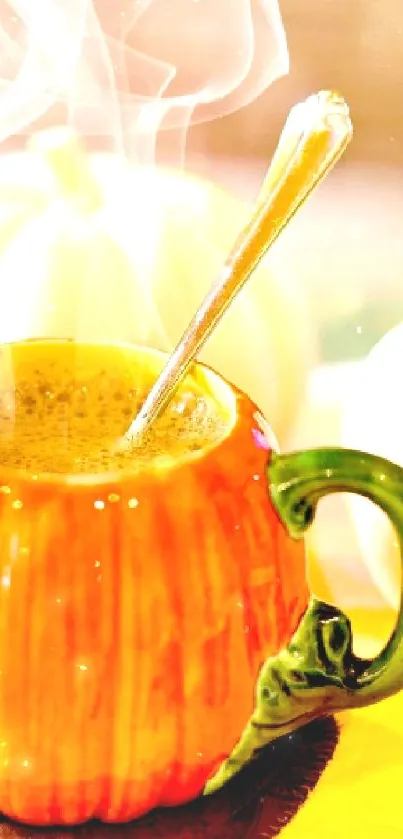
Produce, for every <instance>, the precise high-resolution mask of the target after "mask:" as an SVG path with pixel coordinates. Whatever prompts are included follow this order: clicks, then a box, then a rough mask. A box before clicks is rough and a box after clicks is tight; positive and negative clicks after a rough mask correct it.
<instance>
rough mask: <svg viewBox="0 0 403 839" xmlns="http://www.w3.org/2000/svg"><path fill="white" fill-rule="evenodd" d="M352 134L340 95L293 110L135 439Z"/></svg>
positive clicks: (136, 424)
mask: <svg viewBox="0 0 403 839" xmlns="http://www.w3.org/2000/svg"><path fill="white" fill-rule="evenodd" d="M351 137H352V124H351V121H350V116H349V109H348V106H347V104H346V102H345V101H344V99H343V98H342V97H341V96H339V95H338V94H336V93H333V92H328V91H321V92H320V93H318V94H315V95H313V96H310V97H309V98H308V99H306V100H305V102H301V103H300V104H298V105H296V106H295V107H294V108H292V110H291V111H290V114H289V116H288V119H287V121H286V123H285V126H284V129H283V131H282V134H281V136H280V140H279V143H278V146H277V149H276V151H275V154H274V157H273V159H272V162H271V165H270V167H269V170H268V172H267V175H266V177H265V179H264V181H263V184H262V186H261V189H260V190H259V194H258V197H257V200H256V203H255V205H254V208H253V211H252V214H251V217H250V220H249V221H248V223H247V224H246V225H245V227H244V228H243V229H242V230H241V232H240V234H239V236H238V237H237V239H236V241H235V243H234V245H233V248H232V250H231V251H230V253H229V255H228V257H227V259H226V260H225V262H224V264H223V267H222V269H221V271H220V273H219V276H218V278H217V280H216V281H215V282H214V283H213V285H212V286H211V288H210V290H209V292H208V293H207V296H206V297H205V299H204V301H203V303H202V304H201V306H200V307H199V309H198V310H197V312H196V313H195V315H194V316H193V318H192V320H191V322H190V324H189V326H188V327H187V329H186V331H185V333H184V334H183V336H182V338H181V340H180V342H179V343H178V345H177V346H176V348H175V350H174V351H173V353H172V354H171V356H170V357H169V360H168V362H167V364H166V366H165V368H164V369H163V371H162V373H161V374H160V376H159V377H158V379H157V381H156V382H155V384H154V385H153V387H152V388H151V390H150V392H149V394H148V396H147V398H146V400H145V402H144V404H143V405H142V407H141V409H140V411H139V413H138V414H137V416H136V418H135V419H134V421H133V422H132V424H131V426H130V429H129V431H128V432H127V435H128V436H129V438H133V437H135V436H137V435H139V434H141V433H143V432H144V431H145V429H146V428H147V427H148V426H149V425H150V424H151V423H152V422H153V421H154V419H156V417H157V416H158V415H159V414H160V413H161V412H162V411H163V410H164V408H165V407H166V405H167V403H168V402H169V401H170V399H171V398H172V396H173V394H174V392H175V390H176V388H177V387H178V385H179V384H180V382H181V381H182V379H183V378H184V376H185V375H186V373H187V371H188V369H189V366H190V365H191V364H192V362H193V361H194V360H195V358H196V356H197V355H198V353H199V352H200V350H201V349H202V347H203V345H204V344H205V342H206V341H207V339H208V338H209V336H210V335H211V333H212V331H213V330H214V328H215V327H216V325H217V323H218V322H219V320H220V319H221V318H222V316H223V315H224V313H225V312H226V310H227V308H228V307H229V306H230V304H231V303H232V301H233V300H234V298H235V297H236V295H237V294H238V292H239V291H240V290H241V288H242V287H243V286H244V284H245V283H246V281H247V280H248V278H249V277H250V275H251V274H252V272H253V270H254V269H255V267H256V265H257V264H258V263H259V262H260V260H261V259H262V257H263V256H264V254H265V253H266V251H267V250H268V248H269V247H270V246H271V245H272V243H273V242H274V241H275V239H277V237H278V236H279V234H280V233H281V231H282V230H283V228H284V227H285V226H286V225H287V224H288V222H289V221H290V219H291V218H292V216H293V215H294V214H295V212H296V211H297V210H298V208H299V207H300V206H301V204H303V202H304V201H305V200H306V198H307V197H308V195H309V194H310V193H311V192H312V191H313V190H314V189H315V187H316V186H317V184H318V183H319V182H320V181H321V180H322V179H323V177H324V176H325V175H326V173H327V172H328V171H329V170H330V169H331V167H332V166H333V165H334V163H336V161H337V160H338V159H339V157H340V156H341V155H342V153H343V152H344V150H345V148H346V146H347V144H348V143H349V141H350V139H351Z"/></svg>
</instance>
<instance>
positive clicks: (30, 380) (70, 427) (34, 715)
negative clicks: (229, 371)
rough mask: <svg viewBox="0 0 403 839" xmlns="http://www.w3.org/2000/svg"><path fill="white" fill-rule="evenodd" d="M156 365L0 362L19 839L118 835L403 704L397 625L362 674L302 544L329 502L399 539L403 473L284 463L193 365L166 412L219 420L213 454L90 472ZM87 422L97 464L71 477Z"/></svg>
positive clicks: (47, 348)
mask: <svg viewBox="0 0 403 839" xmlns="http://www.w3.org/2000/svg"><path fill="white" fill-rule="evenodd" d="M164 363H165V356H164V354H163V353H160V352H157V351H154V350H151V349H146V348H144V347H143V348H141V347H135V346H130V345H118V344H97V345H95V344H84V343H83V344H79V343H76V342H69V341H50V340H46V341H45V340H44V341H41V340H39V341H33V342H28V341H27V342H21V343H17V344H9V345H3V346H2V347H1V348H0V462H1V463H2V466H1V467H0V566H1V567H0V811H1V812H3V813H4V814H6V815H7V816H9V817H11V818H15V819H17V820H20V821H24V822H29V823H31V824H42V825H43V824H56V823H59V824H75V823H80V822H83V821H86V820H88V819H91V818H94V817H95V818H98V819H101V820H103V821H110V822H113V821H115V822H116V821H127V820H130V819H133V818H135V817H137V816H140V815H141V814H143V813H145V812H146V811H148V810H150V809H152V808H154V807H157V806H170V805H176V804H180V803H182V802H185V801H188V800H190V799H191V798H193V797H196V796H198V795H200V794H201V793H203V792H204V793H205V794H210V793H213V792H214V791H215V790H216V789H217V788H218V787H220V786H221V785H222V784H223V783H224V782H226V781H227V780H228V779H229V778H230V777H231V775H233V774H235V773H236V772H238V771H239V769H241V768H242V766H243V765H244V764H245V763H246V762H247V761H249V760H250V759H252V758H253V756H254V755H255V754H256V753H257V752H258V750H259V749H260V748H261V747H263V746H264V745H265V744H266V743H268V742H269V741H270V740H273V739H274V738H276V737H279V736H281V735H283V734H286V733H289V732H290V731H292V730H293V729H295V728H296V727H298V726H301V725H303V724H304V723H306V722H308V721H310V720H311V719H313V718H314V717H316V716H320V715H324V714H329V713H332V712H333V711H339V710H341V709H343V708H347V707H353V706H359V705H364V704H368V703H372V702H375V701H377V700H379V699H381V698H382V697H385V696H387V695H389V694H391V693H394V692H396V691H397V690H399V689H400V688H401V687H402V686H403V643H402V636H403V619H402V616H401V614H400V616H399V618H398V623H397V626H396V629H395V631H394V633H393V635H392V637H391V639H390V640H389V642H388V644H387V646H386V648H385V649H384V651H383V652H382V653H381V654H380V656H379V657H378V658H376V659H375V660H371V661H369V660H363V659H360V658H357V657H356V656H355V655H354V653H353V651H352V633H351V628H350V624H349V621H348V619H347V617H345V616H344V615H343V613H342V612H340V611H339V610H338V609H337V608H334V607H332V606H329V605H327V604H325V603H322V602H319V601H317V600H315V599H314V598H312V597H311V596H310V595H309V592H308V589H307V584H306V580H305V560H304V545H303V540H302V539H301V538H300V537H301V536H302V535H303V533H304V531H305V530H306V528H307V527H308V526H309V524H310V523H311V521H312V519H313V516H314V512H315V507H316V504H317V502H318V501H319V499H320V498H321V497H322V496H323V495H325V494H327V493H330V492H338V491H343V492H346V491H351V492H357V493H360V494H362V495H365V496H367V497H369V498H371V499H372V500H373V501H374V502H375V503H376V504H378V505H379V506H380V507H382V509H383V510H384V511H385V512H386V513H387V514H388V515H389V517H390V519H391V521H392V523H393V524H394V525H395V527H396V528H397V530H398V533H399V535H400V534H401V532H402V526H403V525H402V522H403V506H402V501H401V496H402V487H403V472H402V470H400V469H399V467H397V466H395V465H393V464H391V463H390V462H388V461H385V460H382V459H380V458H376V457H373V456H370V455H367V454H363V453H360V452H355V451H348V450H340V449H323V450H316V451H305V452H299V453H292V454H286V455H280V454H279V453H278V452H277V451H276V445H275V443H273V437H272V434H271V432H270V428H269V426H268V425H267V423H266V421H265V419H264V418H263V417H262V415H261V414H260V412H259V410H258V408H257V407H256V406H255V405H254V404H253V403H252V402H251V400H250V399H249V398H248V397H247V396H246V395H245V394H243V393H241V392H240V391H238V390H237V389H236V388H234V387H233V386H232V385H230V384H229V383H227V382H225V381H224V380H223V379H222V378H221V377H220V376H218V375H217V374H216V373H214V372H213V371H212V370H210V369H208V368H207V367H204V366H203V365H200V364H199V365H196V366H195V368H194V370H193V371H192V374H191V375H190V376H188V378H187V380H186V381H185V382H184V383H183V385H182V386H181V389H180V392H179V394H178V399H179V402H177V403H176V409H177V408H178V405H179V407H180V409H179V413H180V411H181V410H183V408H184V406H185V408H186V406H187V409H189V405H190V411H192V410H193V408H192V405H195V406H196V407H195V410H196V411H197V410H199V408H200V404H201V403H203V405H205V404H207V403H208V404H214V405H215V406H216V408H217V410H218V411H219V413H220V417H221V426H220V430H219V434H218V435H216V437H215V438H214V440H213V439H212V438H211V437H210V436H209V435H207V437H206V440H205V442H204V444H202V445H200V444H196V443H195V445H194V446H189V448H188V450H187V451H185V452H182V454H177V450H176V449H175V447H173V448H172V451H168V452H167V453H164V452H162V453H161V451H157V453H156V452H153V451H151V450H150V452H149V455H148V456H147V457H140V454H139V451H138V450H136V449H133V450H131V451H130V456H129V457H126V455H127V452H125V453H124V454H122V458H125V457H126V460H122V468H114V469H111V468H110V467H108V468H105V469H103V470H102V469H99V468H98V469H96V468H95V466H94V467H93V466H91V464H95V463H99V462H100V458H101V455H102V457H103V456H105V457H106V461H105V463H108V462H109V461H108V456H109V455H108V444H109V443H110V442H111V441H110V439H109V443H108V440H107V437H108V428H109V424H110V417H111V416H112V413H113V411H115V413H116V410H117V408H116V405H119V406H120V405H121V404H123V403H124V404H126V403H125V399H126V397H127V395H128V394H131V395H133V394H134V396H136V393H137V394H138V388H139V384H142V385H144V384H145V383H146V384H147V386H148V387H149V386H150V384H151V382H152V380H153V379H155V377H156V376H157V375H158V373H159V371H160V370H161V369H162V366H163V365H164ZM117 382H118V384H119V387H118V388H117ZM122 383H123V386H124V388H126V391H125V392H124V393H122V389H121V388H122ZM189 394H197V398H196V400H195V402H194V403H192V400H191V399H190V401H189ZM180 400H182V402H181V401H180ZM126 401H127V400H126ZM133 404H134V403H133ZM55 406H56V407H55ZM89 409H91V411H92V412H93V413H92V414H91V417H90V419H91V422H92V426H91V428H92V434H93V438H94V439H93V443H94V445H95V444H96V446H98V448H96V451H95V449H91V451H90V446H89V448H88V451H84V454H83V457H81V458H80V457H76V458H75V460H74V464H75V465H76V468H71V469H69V470H63V467H62V466H60V463H61V462H62V461H63V457H64V450H65V446H66V445H67V443H66V441H68V440H69V435H70V437H71V435H72V434H73V432H74V433H78V431H77V429H79V428H80V427H81V426H80V423H81V422H83V421H84V419H86V420H88V411H89ZM176 409H175V410H176ZM119 410H120V408H119ZM52 412H53V413H52ZM126 414H127V415H126V418H125V420H124V422H126V426H127V427H129V425H130V422H131V420H132V418H133V416H132V415H129V414H130V411H126ZM53 415H54V417H55V419H54V423H55V424H54V426H52V428H53V431H52V434H50V432H48V430H47V429H49V428H50V427H51V426H50V425H49V422H50V420H49V417H51V416H53ZM114 415H115V414H114ZM119 416H120V417H121V418H122V417H124V414H120V415H119ZM196 420H197V415H196ZM52 422H53V420H52ZM24 423H25V425H24ZM27 423H28V425H27ZM28 426H29V429H30V431H29V434H30V435H31V436H29V435H28V436H27V437H26V438H24V440H25V443H26V441H27V439H28V437H29V445H30V446H31V448H30V449H29V451H30V454H29V458H31V461H32V463H31V461H29V458H28V455H26V452H25V455H24V451H25V450H24V451H23V450H22V449H20V448H19V446H20V443H21V440H22V439H23V438H22V437H21V434H22V433H25V432H26V429H27V427H28ZM178 427H179V426H178ZM206 427H207V426H206ZM94 429H95V431H94ZM123 431H124V423H123V425H122V433H123ZM114 433H115V432H114ZM19 435H20V436H19ZM52 435H53V436H52ZM115 442H116V440H115ZM176 442H177V443H178V446H179V449H180V433H179V432H178V439H177V441H176ZM91 445H92V444H91ZM172 445H173V446H174V444H172ZM175 445H176V443H175ZM52 446H53V448H52ZM105 447H106V448H105ZM48 450H49V451H50V452H51V462H54V463H55V464H56V466H55V469H54V470H52V468H50V467H49V468H44V466H43V462H42V460H41V458H42V455H44V454H45V453H46V452H47V451H48ZM94 452H95V454H94ZM105 452H106V455H105ZM24 457H25V459H24ZM97 458H98V460H97ZM52 459H53V460H52ZM60 459H61V460H60ZM28 462H29V463H31V466H30V467H29V468H28V466H27V464H28ZM111 462H112V461H111ZM113 462H114V461H113ZM41 463H42V466H41ZM35 464H36V465H35ZM38 464H39V467H40V468H39V467H38ZM74 464H73V466H74ZM45 466H46V464H45Z"/></svg>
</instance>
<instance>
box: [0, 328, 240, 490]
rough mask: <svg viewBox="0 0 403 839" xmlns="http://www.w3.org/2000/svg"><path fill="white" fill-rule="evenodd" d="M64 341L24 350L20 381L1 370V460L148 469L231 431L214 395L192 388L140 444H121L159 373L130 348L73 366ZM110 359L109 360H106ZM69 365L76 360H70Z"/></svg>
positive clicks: (72, 468) (48, 467)
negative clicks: (143, 365) (145, 365)
mask: <svg viewBox="0 0 403 839" xmlns="http://www.w3.org/2000/svg"><path fill="white" fill-rule="evenodd" d="M63 347H64V344H63V343H61V344H58V343H57V342H55V343H54V344H53V343H49V344H48V345H46V344H45V343H44V344H43V346H42V349H41V352H40V354H39V355H38V347H37V346H35V344H32V357H30V355H31V354H30V351H29V346H28V345H26V346H25V348H24V356H23V358H24V363H21V364H18V365H17V366H16V365H14V367H15V369H17V373H15V372H14V375H13V381H12V383H11V382H10V381H8V382H6V381H5V379H6V378H7V377H5V376H4V375H3V376H1V375H0V464H2V465H3V466H6V467H14V468H18V469H23V470H25V471H29V472H32V473H41V472H47V473H56V474H85V473H86V474H90V473H97V474H99V473H103V472H110V471H116V470H124V471H126V470H130V471H132V470H133V469H136V468H137V467H138V468H142V467H144V465H145V464H146V463H147V462H150V461H155V462H160V463H163V462H166V461H167V460H168V461H169V460H172V459H178V458H181V457H186V456H189V454H193V453H196V452H198V451H201V450H202V449H203V448H205V447H206V445H209V446H210V445H212V444H214V443H216V442H218V441H219V440H220V439H221V438H222V437H223V436H225V434H226V430H227V428H228V419H227V418H226V417H225V414H224V413H223V412H222V411H221V410H220V406H219V403H218V401H217V400H216V399H215V398H214V397H213V395H211V394H209V393H207V392H203V390H202V389H201V388H200V386H198V385H196V384H195V386H189V385H187V386H186V385H185V386H184V387H183V388H182V389H181V391H180V392H179V393H178V394H177V395H176V397H175V398H174V399H173V400H172V402H171V404H170V405H169V407H168V408H167V410H166V411H165V413H164V414H163V416H161V417H160V418H159V419H158V420H157V421H156V422H155V423H154V424H153V425H152V427H151V428H150V429H149V431H148V432H147V433H146V434H145V435H144V436H143V437H142V438H141V440H140V441H139V442H138V443H137V445H130V446H127V447H119V446H117V445H116V444H117V442H118V441H119V440H121V439H122V437H123V435H124V434H125V433H126V432H127V430H128V428H129V426H130V423H131V421H132V419H133V418H134V417H135V416H136V414H137V412H138V410H139V409H140V407H141V405H142V403H143V402H144V399H145V397H146V395H147V393H148V391H149V389H150V387H151V384H152V382H153V380H154V378H155V376H152V375H150V373H148V374H147V369H146V368H143V369H142V370H141V371H140V372H141V376H139V362H138V357H136V356H133V357H131V355H130V351H129V350H127V351H126V352H125V351H124V350H122V351H121V355H120V354H119V353H116V351H113V352H111V357H110V361H108V356H107V354H105V348H103V349H102V351H100V359H99V362H100V363H99V366H98V368H97V366H96V364H94V360H95V361H96V355H95V356H94V349H93V348H92V350H91V358H92V361H91V364H89V363H88V364H87V362H86V356H85V352H84V353H83V352H81V353H80V355H79V356H77V358H78V363H77V361H76V362H75V363H74V364H69V363H66V357H65V353H64V351H63ZM101 356H102V357H101ZM67 362H68V357H67Z"/></svg>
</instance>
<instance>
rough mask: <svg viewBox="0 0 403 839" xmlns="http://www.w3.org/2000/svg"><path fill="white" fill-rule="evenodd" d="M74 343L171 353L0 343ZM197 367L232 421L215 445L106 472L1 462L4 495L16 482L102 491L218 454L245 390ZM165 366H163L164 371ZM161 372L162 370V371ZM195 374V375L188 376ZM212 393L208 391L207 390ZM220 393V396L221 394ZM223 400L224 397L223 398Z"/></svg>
mask: <svg viewBox="0 0 403 839" xmlns="http://www.w3.org/2000/svg"><path fill="white" fill-rule="evenodd" d="M57 343H60V344H63V345H64V344H71V345H77V346H79V347H83V346H86V347H93V348H98V347H113V348H115V349H121V350H124V351H127V350H129V351H134V352H141V353H145V354H146V355H148V356H151V357H153V358H154V359H158V360H159V361H160V360H161V361H162V360H163V359H168V357H169V352H168V351H167V350H160V349H158V348H156V347H149V346H147V345H143V344H138V343H131V342H130V341H112V340H104V341H94V340H84V339H83V340H81V339H80V340H76V339H72V338H61V337H57V338H52V337H38V338H36V337H35V338H21V339H16V340H13V341H6V342H4V343H2V342H0V351H1V350H2V349H5V348H7V347H9V348H10V349H11V348H13V347H15V346H21V345H28V346H29V345H30V344H31V345H32V344H37V345H39V344H57ZM194 366H196V367H197V368H198V369H202V370H203V372H204V374H205V377H206V378H207V381H208V382H210V383H211V385H212V388H211V390H212V393H213V396H214V397H215V398H216V400H217V402H218V405H219V406H220V405H224V408H225V412H226V414H227V415H228V420H227V419H226V427H225V431H224V432H223V434H222V435H221V436H220V437H219V438H218V439H217V440H215V441H214V442H212V443H208V444H206V445H203V447H202V448H200V449H198V450H197V451H194V452H188V453H186V454H184V455H182V456H180V457H178V458H176V459H175V458H172V460H171V461H168V460H166V461H158V460H157V458H151V459H150V460H149V461H147V460H145V461H143V465H142V466H138V467H137V468H136V469H130V468H127V469H115V470H108V471H105V472H88V473H80V472H61V473H58V472H46V471H38V472H30V471H28V470H26V469H24V468H23V467H14V466H4V467H3V466H2V464H1V462H0V496H1V495H7V494H9V490H10V487H9V486H8V484H14V485H15V484H16V483H19V484H21V483H23V484H25V485H32V486H37V487H40V486H42V487H45V486H56V487H58V488H63V487H65V488H66V489H71V488H75V489H77V490H78V489H80V488H81V489H83V490H84V489H88V488H92V487H93V488H98V487H102V486H108V485H116V484H119V485H122V484H125V483H128V482H131V481H133V480H135V479H136V477H140V476H141V477H144V476H145V475H149V476H153V477H163V476H165V475H167V474H168V473H171V472H173V470H174V469H178V468H180V467H182V466H190V465H192V464H193V463H195V462H198V461H200V460H201V459H202V457H203V456H205V455H206V454H209V453H210V452H212V451H214V450H215V449H217V448H219V447H220V446H221V445H222V444H223V443H225V441H226V440H228V438H229V437H230V435H231V433H232V431H233V430H234V428H235V426H236V424H237V420H238V415H239V411H238V404H237V403H238V395H240V394H241V391H239V390H238V388H237V387H236V386H235V385H233V384H232V383H231V382H229V381H228V380H227V379H226V378H225V377H224V376H222V375H221V373H218V372H217V371H216V370H214V369H213V368H212V367H210V366H209V365H208V364H205V363H204V362H202V361H195V362H194ZM162 367H163V364H161V369H162ZM158 372H159V371H158ZM188 375H191V374H188ZM205 392H206V393H208V390H207V389H206V391H205ZM217 393H218V395H217ZM242 396H243V397H245V398H246V399H248V401H249V402H250V403H251V404H252V405H254V403H253V400H251V399H250V397H248V396H247V394H243V393H242ZM220 397H221V398H220Z"/></svg>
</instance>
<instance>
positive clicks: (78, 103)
mask: <svg viewBox="0 0 403 839" xmlns="http://www.w3.org/2000/svg"><path fill="white" fill-rule="evenodd" d="M287 72H288V52H287V45H286V38H285V33H284V29H283V25H282V21H281V16H280V12H279V7H278V2H277V0H0V142H1V141H3V140H5V139H6V138H8V137H10V136H12V135H15V134H19V133H22V132H26V131H29V132H30V131H32V130H34V128H36V127H37V126H38V123H39V125H40V124H41V121H43V119H44V118H45V121H46V122H47V123H48V124H49V122H55V121H56V122H66V121H67V122H68V123H69V124H70V125H71V126H72V127H74V128H75V129H77V131H78V132H79V133H80V134H83V135H92V136H94V135H101V136H107V137H112V138H113V143H114V147H115V149H116V150H124V151H125V152H126V153H128V154H129V155H133V156H134V157H135V158H137V159H139V160H140V161H141V162H147V158H149V156H150V147H149V141H150V138H155V136H156V134H157V131H158V130H160V129H176V130H179V131H182V132H185V131H186V129H187V127H188V125H189V123H190V122H191V121H192V122H199V121H205V120H210V119H214V118H216V117H218V116H222V115H223V114H225V113H229V112H231V111H234V110H236V109H238V108H239V107H241V106H243V105H245V104H247V103H248V102H250V101H251V100H252V99H254V98H255V97H256V96H258V95H259V94H260V93H261V92H262V91H263V90H264V89H265V88H266V87H268V86H269V85H270V84H271V82H272V81H273V80H274V79H276V78H278V77H279V76H281V75H284V74H285V73H287ZM151 153H152V149H151Z"/></svg>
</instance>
